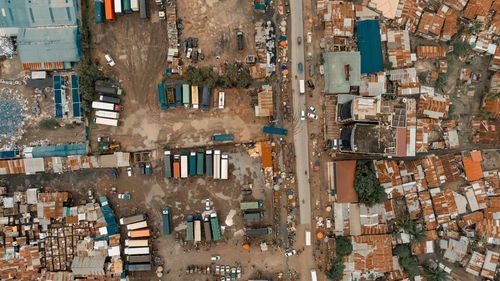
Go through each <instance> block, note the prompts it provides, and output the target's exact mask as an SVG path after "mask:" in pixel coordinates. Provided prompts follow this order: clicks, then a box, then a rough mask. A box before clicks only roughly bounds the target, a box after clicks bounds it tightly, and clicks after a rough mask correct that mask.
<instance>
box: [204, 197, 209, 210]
mask: <svg viewBox="0 0 500 281" xmlns="http://www.w3.org/2000/svg"><path fill="white" fill-rule="evenodd" d="M205 210H207V211H210V199H208V198H207V199H205Z"/></svg>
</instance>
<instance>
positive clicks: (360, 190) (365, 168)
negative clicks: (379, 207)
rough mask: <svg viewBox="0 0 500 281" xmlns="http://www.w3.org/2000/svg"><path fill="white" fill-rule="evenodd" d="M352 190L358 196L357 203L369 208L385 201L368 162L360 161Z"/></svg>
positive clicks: (370, 163) (383, 193)
mask: <svg viewBox="0 0 500 281" xmlns="http://www.w3.org/2000/svg"><path fill="white" fill-rule="evenodd" d="M354 189H355V190H356V193H357V194H358V199H359V202H361V203H363V204H366V205H367V206H369V207H371V206H373V205H375V204H378V203H382V202H384V201H385V200H387V194H386V193H385V191H384V188H383V187H382V186H381V185H380V183H379V181H378V179H377V177H376V175H375V171H374V168H373V163H372V162H371V161H369V160H360V161H358V163H357V166H356V173H355V176H354Z"/></svg>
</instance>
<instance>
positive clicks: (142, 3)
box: [139, 0, 149, 20]
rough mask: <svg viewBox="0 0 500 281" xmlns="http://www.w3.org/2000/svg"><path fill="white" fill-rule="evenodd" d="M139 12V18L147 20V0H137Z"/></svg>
mask: <svg viewBox="0 0 500 281" xmlns="http://www.w3.org/2000/svg"><path fill="white" fill-rule="evenodd" d="M139 12H140V14H141V20H148V19H149V16H148V0H139Z"/></svg>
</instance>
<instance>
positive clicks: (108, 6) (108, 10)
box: [104, 0, 116, 21]
mask: <svg viewBox="0 0 500 281" xmlns="http://www.w3.org/2000/svg"><path fill="white" fill-rule="evenodd" d="M104 14H105V16H106V21H114V20H115V19H116V16H115V8H114V7H113V0H104Z"/></svg>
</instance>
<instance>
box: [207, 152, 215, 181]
mask: <svg viewBox="0 0 500 281" xmlns="http://www.w3.org/2000/svg"><path fill="white" fill-rule="evenodd" d="M205 163H207V165H206V172H207V177H213V176H214V166H213V165H214V157H213V155H212V150H207V151H206V152H205Z"/></svg>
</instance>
